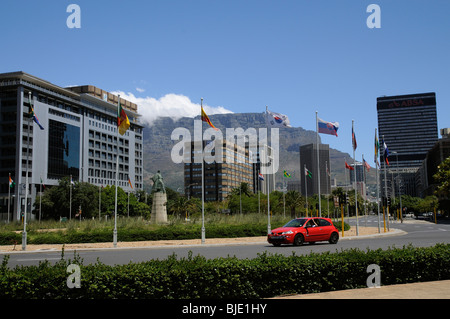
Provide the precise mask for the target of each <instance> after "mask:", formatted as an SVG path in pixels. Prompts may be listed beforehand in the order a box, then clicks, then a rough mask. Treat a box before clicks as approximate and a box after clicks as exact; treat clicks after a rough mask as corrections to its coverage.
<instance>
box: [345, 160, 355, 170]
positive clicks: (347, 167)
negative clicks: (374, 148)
mask: <svg viewBox="0 0 450 319" xmlns="http://www.w3.org/2000/svg"><path fill="white" fill-rule="evenodd" d="M345 168H346V169H349V170H351V171H353V170H355V168H354V167H351V166H350V165H348V164H347V161H345Z"/></svg>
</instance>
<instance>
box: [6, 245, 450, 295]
mask: <svg viewBox="0 0 450 319" xmlns="http://www.w3.org/2000/svg"><path fill="white" fill-rule="evenodd" d="M7 261H8V257H5V260H4V261H3V263H2V264H1V266H0V298H35V299H44V298H50V299H58V298H61V299H68V298H70V299H78V298H95V299H110V298H111V299H112V298H127V299H141V298H155V299H174V298H176V299H185V298H214V299H220V298H238V299H242V298H267V297H273V296H277V295H281V294H292V293H296V294H300V293H301V294H304V293H313V292H323V291H331V290H341V289H353V288H362V287H366V279H367V277H368V275H369V274H368V273H367V266H368V265H370V264H377V265H379V266H380V269H381V283H382V285H391V284H399V283H408V282H419V281H429V280H446V279H450V269H449V267H448V265H449V264H450V244H438V245H436V246H434V247H426V248H414V247H412V246H408V247H404V248H403V249H399V248H390V249H388V250H381V249H378V250H367V251H361V250H358V249H350V250H345V251H341V252H335V253H322V254H317V253H312V254H310V255H306V256H297V255H295V254H293V255H291V256H288V257H286V256H283V255H278V254H277V255H270V254H267V253H264V254H260V255H258V257H257V258H254V259H238V258H236V257H232V258H230V257H229V258H215V259H206V258H205V257H202V256H195V257H192V253H190V254H189V256H188V257H187V258H180V259H177V257H176V256H175V255H172V256H169V257H168V258H166V259H164V260H150V261H147V262H142V263H129V264H127V265H116V266H107V265H104V264H101V263H96V264H90V265H82V261H80V260H79V258H76V256H75V260H74V261H71V260H68V261H66V260H61V261H59V262H57V263H56V264H55V265H50V263H48V262H43V263H41V264H40V265H39V266H28V267H16V268H14V269H10V268H8V267H7ZM70 263H77V264H80V268H81V288H77V289H69V288H67V286H66V280H67V277H68V274H67V272H66V269H67V266H68V265H69V264H70Z"/></svg>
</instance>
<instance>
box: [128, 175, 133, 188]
mask: <svg viewBox="0 0 450 319" xmlns="http://www.w3.org/2000/svg"><path fill="white" fill-rule="evenodd" d="M128 184H130V187H131V188H133V185H131V181H130V178H129V177H128Z"/></svg>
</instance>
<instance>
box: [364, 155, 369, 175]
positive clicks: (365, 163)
mask: <svg viewBox="0 0 450 319" xmlns="http://www.w3.org/2000/svg"><path fill="white" fill-rule="evenodd" d="M363 164H364V167H365V168H366V170H367V171H368V172H369V171H370V165H369V163H367V162H366V160H365V159H364V158H363Z"/></svg>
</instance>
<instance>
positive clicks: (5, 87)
mask: <svg viewBox="0 0 450 319" xmlns="http://www.w3.org/2000/svg"><path fill="white" fill-rule="evenodd" d="M30 93H31V104H32V106H33V108H34V113H35V115H36V116H37V118H38V120H39V122H40V124H41V125H42V127H43V129H40V128H39V126H38V125H37V124H36V123H34V122H33V120H31V119H30V116H29V114H30V113H29V112H30V100H29V96H30ZM120 103H121V105H122V107H123V108H124V109H125V111H126V113H127V115H128V118H129V120H130V123H131V126H130V128H129V129H128V131H127V132H126V133H125V134H124V135H118V133H117V124H116V123H117V107H118V97H117V96H116V95H113V94H111V93H109V92H106V91H104V90H101V89H99V88H97V87H94V86H91V85H86V86H77V87H66V88H63V87H60V86H58V85H55V84H52V83H50V82H48V81H46V80H43V79H40V78H38V77H35V76H33V75H30V74H27V73H24V72H12V73H3V74H0V120H1V123H2V126H1V127H0V140H1V145H0V163H1V165H0V197H1V199H2V201H1V203H2V204H3V207H2V212H3V213H4V212H6V211H7V204H6V207H5V203H7V198H8V176H9V174H11V178H12V179H13V180H14V182H15V183H16V184H15V188H14V189H13V190H12V191H11V195H12V196H11V197H12V203H11V206H10V208H12V209H11V212H12V214H13V216H10V217H13V220H19V219H20V212H23V211H24V210H25V201H24V200H25V191H26V186H25V182H26V172H27V171H28V183H29V184H28V193H27V198H28V203H27V204H28V207H27V212H28V214H30V212H31V208H32V205H33V203H34V200H35V198H36V195H37V193H38V192H39V187H40V184H41V183H43V184H44V185H46V186H52V185H57V184H58V182H59V180H60V179H62V178H64V177H67V178H68V177H69V176H72V179H73V181H74V182H75V181H80V182H88V183H91V184H94V185H98V186H100V185H103V186H106V185H114V184H115V179H116V159H117V157H116V156H117V153H118V154H119V176H118V186H120V187H122V188H123V189H125V190H131V188H130V187H129V184H128V179H130V181H131V182H132V184H133V187H134V189H135V190H136V189H142V186H143V185H142V184H143V155H142V152H143V148H142V142H143V136H142V132H143V126H142V125H141V124H140V123H139V114H138V113H137V105H136V104H133V103H131V102H129V101H126V100H124V99H122V98H121V99H120ZM118 136H119V140H117V138H118ZM117 142H118V144H119V145H118V149H117ZM27 165H28V167H27ZM2 218H3V219H7V217H5V216H4V214H2ZM27 218H29V219H28V220H30V218H31V219H33V218H34V216H33V215H30V216H29V217H28V216H27Z"/></svg>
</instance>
